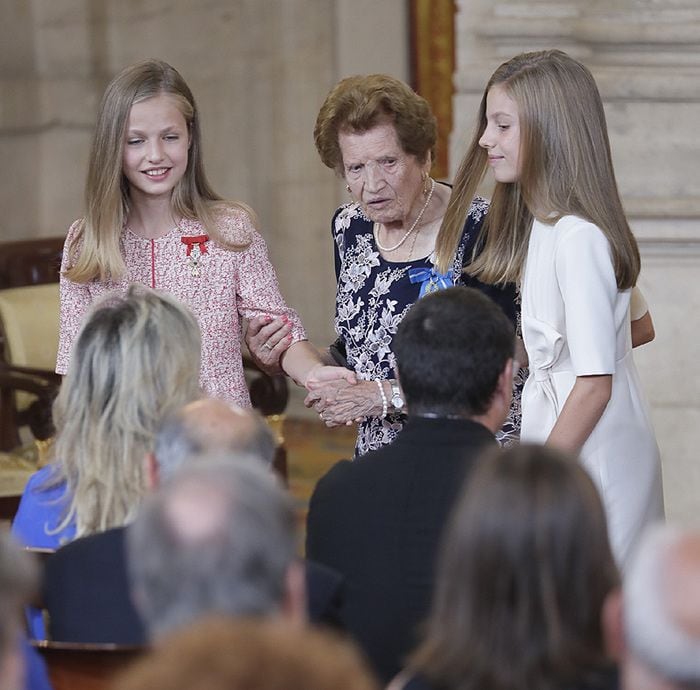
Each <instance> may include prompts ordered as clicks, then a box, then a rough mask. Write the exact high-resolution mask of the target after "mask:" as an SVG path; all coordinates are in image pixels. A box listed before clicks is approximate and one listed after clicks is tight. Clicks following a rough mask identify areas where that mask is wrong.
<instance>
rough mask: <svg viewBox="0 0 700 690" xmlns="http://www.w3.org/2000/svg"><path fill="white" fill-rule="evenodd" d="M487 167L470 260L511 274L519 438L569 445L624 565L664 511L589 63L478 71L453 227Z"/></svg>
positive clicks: (623, 224) (552, 61) (614, 193)
mask: <svg viewBox="0 0 700 690" xmlns="http://www.w3.org/2000/svg"><path fill="white" fill-rule="evenodd" d="M487 166H490V167H491V168H492V170H493V172H494V176H495V179H496V186H495V190H494V194H493V198H492V201H491V206H490V210H489V213H488V215H487V218H486V220H485V225H484V228H483V230H482V234H481V237H482V238H483V240H482V245H481V247H480V248H479V250H478V251H479V253H478V255H477V256H476V257H475V259H474V260H473V261H472V263H471V264H470V266H469V267H468V269H467V270H469V272H470V273H471V274H472V275H474V276H476V277H478V278H479V279H481V280H482V281H485V282H491V283H500V282H505V281H517V282H519V283H520V285H521V297H522V334H523V341H524V344H525V350H526V352H527V356H528V360H529V367H530V375H529V378H528V380H527V383H526V384H525V389H524V392H523V397H522V406H523V410H522V412H523V416H522V431H521V439H522V440H523V441H531V442H532V441H535V442H537V441H539V442H546V443H548V444H551V445H553V446H558V447H560V448H563V449H565V450H569V451H573V452H577V453H579V455H580V458H581V461H582V463H583V464H584V466H585V467H586V468H587V470H588V471H589V472H590V474H591V476H592V477H593V479H594V481H595V482H596V484H597V486H598V488H599V489H600V492H601V495H602V498H603V502H604V504H605V507H606V512H607V516H608V526H609V530H610V536H611V542H612V545H613V550H614V552H615V554H616V557H617V559H618V561H619V562H620V563H621V564H624V563H625V561H626V560H627V557H628V555H629V553H630V550H631V549H632V548H633V546H634V544H635V542H636V540H637V537H638V536H639V533H640V532H641V530H642V528H643V527H644V526H645V525H646V524H647V523H649V522H650V521H653V520H658V519H660V518H662V516H663V499H662V489H661V472H660V461H659V451H658V447H657V445H656V440H655V437H654V431H653V429H652V426H651V423H650V419H649V412H648V409H647V405H646V402H645V399H644V395H643V393H642V390H641V386H640V383H639V378H638V375H637V370H636V368H635V365H634V361H633V359H632V337H631V329H630V295H631V292H632V288H633V287H634V285H635V282H636V280H637V276H638V274H639V268H640V258H639V250H638V248H637V243H636V241H635V239H634V236H633V235H632V232H631V231H630V228H629V225H628V224H627V220H626V219H625V216H624V212H623V210H622V204H621V201H620V197H619V193H618V190H617V184H616V182H615V174H614V172H613V167H612V160H611V155H610V145H609V142H608V135H607V127H606V123H605V114H604V111H603V105H602V102H601V98H600V94H599V93H598V89H597V87H596V84H595V81H594V79H593V77H592V75H591V73H590V72H589V71H588V69H587V68H586V67H584V66H583V65H582V64H581V63H579V62H578V61H576V60H574V59H573V58H571V57H569V56H568V55H567V54H566V53H563V52H561V51H558V50H549V51H541V52H535V53H525V54H522V55H518V56H516V57H514V58H512V59H511V60H509V61H508V62H505V63H504V64H502V65H501V66H500V67H499V68H498V69H497V70H496V72H495V73H494V74H493V76H492V77H491V79H490V80H489V82H488V84H487V86H486V90H485V92H484V96H483V99H482V102H481V109H480V113H479V123H478V127H477V132H476V134H475V135H474V138H473V140H472V142H471V145H470V148H469V150H468V152H467V154H466V156H465V159H464V160H463V162H462V165H461V167H460V170H459V172H458V175H457V179H456V180H455V185H454V187H455V191H454V192H453V195H452V199H451V201H450V207H449V208H448V210H447V213H446V215H445V223H451V224H454V225H455V226H456V225H457V222H456V221H457V219H458V218H460V217H462V213H463V206H464V204H465V203H466V200H471V198H472V197H473V196H474V193H475V189H476V187H477V185H478V184H479V183H480V182H481V180H482V179H483V177H484V174H485V171H486V169H487Z"/></svg>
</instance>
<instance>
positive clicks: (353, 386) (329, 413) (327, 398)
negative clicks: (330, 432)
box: [304, 379, 381, 427]
mask: <svg viewBox="0 0 700 690" xmlns="http://www.w3.org/2000/svg"><path fill="white" fill-rule="evenodd" d="M306 388H307V390H308V391H309V393H308V394H307V396H306V399H305V400H304V404H305V405H306V406H307V407H313V409H314V410H316V412H318V413H319V415H320V417H321V419H322V420H323V422H324V423H325V424H326V426H329V427H333V426H341V425H343V424H345V425H348V426H350V425H351V424H353V423H356V422H360V421H362V419H363V418H364V417H367V416H370V415H374V414H378V412H379V411H380V410H378V409H377V400H376V398H377V386H376V384H375V383H374V382H373V381H357V382H356V383H350V382H348V381H346V380H343V379H335V380H327V381H315V380H311V379H310V380H309V381H308V383H307V386H306ZM379 408H380V409H381V404H380V405H379Z"/></svg>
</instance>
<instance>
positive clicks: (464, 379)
mask: <svg viewBox="0 0 700 690" xmlns="http://www.w3.org/2000/svg"><path fill="white" fill-rule="evenodd" d="M514 348H515V334H514V329H513V325H512V324H511V322H510V321H509V320H508V317H506V315H505V314H504V312H503V310H502V309H501V308H500V307H499V306H498V305H497V304H496V303H495V302H494V301H493V300H491V299H489V298H488V297H486V296H485V295H484V294H482V293H481V292H479V291H478V290H474V289H472V288H465V287H454V288H449V289H447V290H440V291H438V292H434V293H432V294H429V295H426V296H425V297H424V298H423V299H420V300H418V302H416V303H415V304H414V305H413V306H412V307H411V309H410V310H409V312H408V314H407V315H406V317H405V318H404V319H403V321H401V323H400V324H399V327H398V330H397V333H396V336H395V338H394V341H393V350H394V354H395V355H396V364H397V367H398V374H399V378H400V380H401V387H402V389H403V392H404V394H405V396H406V402H407V404H408V409H409V413H410V414H412V415H415V414H424V413H433V414H460V415H463V416H466V417H471V418H479V417H484V418H485V419H484V420H483V421H484V422H485V424H486V426H488V427H489V428H491V429H492V430H493V431H495V430H496V429H497V428H500V426H501V424H502V422H503V419H504V418H505V415H506V414H507V411H508V408H509V406H510V400H511V392H512V384H513V374H512V366H513V364H512V358H513V353H514Z"/></svg>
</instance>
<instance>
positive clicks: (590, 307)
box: [555, 219, 618, 376]
mask: <svg viewBox="0 0 700 690" xmlns="http://www.w3.org/2000/svg"><path fill="white" fill-rule="evenodd" d="M576 222H577V225H576V226H575V227H573V228H571V229H568V228H567V229H565V230H564V232H566V235H565V236H564V237H563V238H562V240H561V241H560V242H559V245H558V247H557V251H556V255H555V262H556V266H555V268H556V275H557V281H558V283H559V288H560V290H561V294H562V298H563V301H564V313H565V319H566V340H567V344H568V347H569V354H570V356H571V361H572V364H573V370H574V373H575V374H576V375H577V376H587V375H588V376H593V375H603V374H613V373H614V372H615V344H616V329H615V317H614V311H615V302H616V299H617V292H618V291H617V281H616V279H615V270H614V268H613V263H612V258H611V255H610V245H609V243H608V240H607V238H606V237H605V235H603V233H602V231H601V230H600V229H599V228H598V227H597V226H595V225H593V224H592V223H588V222H586V221H582V220H579V219H577V220H576Z"/></svg>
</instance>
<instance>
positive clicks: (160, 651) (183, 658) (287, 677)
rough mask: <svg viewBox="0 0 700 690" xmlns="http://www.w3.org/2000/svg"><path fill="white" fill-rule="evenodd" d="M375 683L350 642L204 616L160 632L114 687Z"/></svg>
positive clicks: (294, 687)
mask: <svg viewBox="0 0 700 690" xmlns="http://www.w3.org/2000/svg"><path fill="white" fill-rule="evenodd" d="M193 688H202V689H203V688H206V690H253V689H254V690H379V685H378V683H377V682H376V681H375V680H374V678H372V676H371V674H370V672H369V670H368V669H367V666H366V665H365V663H364V661H363V660H362V658H361V657H360V654H359V653H358V652H357V650H356V649H355V648H354V647H353V646H351V645H350V643H349V642H347V641H345V640H341V639H340V638H336V637H335V636H332V635H331V634H330V633H328V632H324V631H320V630H311V629H297V628H294V627H292V626H289V625H284V624H281V623H277V622H269V621H253V620H247V621H245V620H244V621H234V620H233V619H230V618H209V619H207V618H205V619H202V620H201V621H199V622H197V623H194V624H193V625H191V626H189V627H188V628H185V629H184V630H182V631H181V632H178V633H176V634H174V635H172V636H171V637H169V638H167V639H166V640H164V643H163V644H161V645H159V646H158V647H156V648H155V650H154V651H153V652H151V653H150V654H149V655H147V656H146V657H145V658H143V659H142V660H140V661H138V662H137V663H136V664H134V665H133V666H132V667H131V668H130V669H129V670H128V671H127V672H126V673H125V674H124V675H123V676H122V677H121V678H118V679H117V682H116V683H115V684H114V686H113V690H193Z"/></svg>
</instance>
